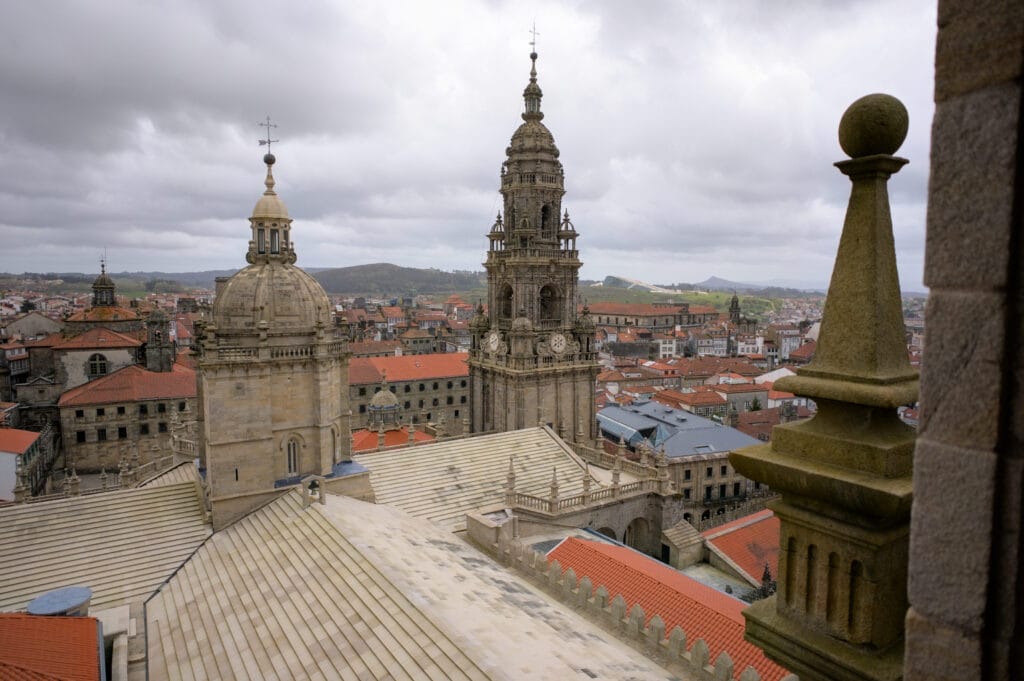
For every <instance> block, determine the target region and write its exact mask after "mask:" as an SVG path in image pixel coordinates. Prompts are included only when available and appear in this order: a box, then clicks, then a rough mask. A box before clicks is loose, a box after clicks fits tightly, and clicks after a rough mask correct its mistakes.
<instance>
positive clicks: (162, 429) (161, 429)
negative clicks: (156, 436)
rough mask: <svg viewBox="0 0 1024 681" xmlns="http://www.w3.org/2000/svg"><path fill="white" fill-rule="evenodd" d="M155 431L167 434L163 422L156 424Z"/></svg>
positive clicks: (165, 425)
mask: <svg viewBox="0 0 1024 681" xmlns="http://www.w3.org/2000/svg"><path fill="white" fill-rule="evenodd" d="M156 429H157V432H160V433H166V432H167V424H166V423H164V422H163V421H161V422H160V423H158V424H157V426H156Z"/></svg>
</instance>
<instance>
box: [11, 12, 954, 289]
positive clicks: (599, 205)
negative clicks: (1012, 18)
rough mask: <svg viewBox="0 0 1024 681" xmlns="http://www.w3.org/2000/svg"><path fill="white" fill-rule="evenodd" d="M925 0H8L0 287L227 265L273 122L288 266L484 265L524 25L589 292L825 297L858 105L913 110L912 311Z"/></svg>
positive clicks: (902, 195) (930, 44)
mask: <svg viewBox="0 0 1024 681" xmlns="http://www.w3.org/2000/svg"><path fill="white" fill-rule="evenodd" d="M934 4H935V3H934V1H930V2H926V1H917V0H913V1H911V0H907V1H900V2H893V1H892V0H871V1H842V2H840V1H835V2H824V1H819V2H811V1H807V2H800V1H799V0H795V1H791V2H764V0H749V1H743V0H735V1H729V2H696V1H693V0H645V1H643V2H622V1H621V0H606V1H583V0H577V1H573V0H546V1H545V2H539V1H534V2H505V1H501V0H436V1H435V2H419V1H416V0H402V1H391V2H381V1H380V0H367V1H365V2H364V1H361V0H332V1H323V2H280V3H262V2H260V3H253V2H241V1H217V2H210V1H209V0H177V1H174V2H172V1H170V0H168V1H167V2H157V1H138V2H131V1H129V0H124V1H121V2H106V1H103V0H81V1H79V2H19V3H8V6H7V7H6V8H5V17H4V21H3V23H2V24H0V37H2V40H3V44H4V48H5V49H4V56H3V58H2V59H0V102H2V105H0V143H2V147H0V149H2V150H0V243H2V244H3V246H2V247H0V271H7V272H22V271H37V272H38V271H85V272H92V271H96V270H97V269H98V262H99V258H100V255H101V254H102V252H103V250H104V249H106V252H107V256H108V260H109V264H110V268H111V270H113V271H124V270H128V271H135V270H163V271H191V270H205V269H220V268H231V267H240V266H241V265H243V264H244V260H243V253H244V251H245V249H246V241H247V239H248V234H249V231H248V222H247V220H246V218H247V216H248V215H249V213H250V211H251V210H252V206H253V204H254V203H255V201H256V199H257V198H258V197H259V195H260V193H261V192H262V189H263V186H262V182H263V175H264V167H263V165H262V161H261V158H262V154H263V151H264V150H263V149H260V148H259V146H258V145H257V139H258V138H259V137H260V134H261V128H259V127H258V126H257V122H258V121H260V120H262V119H264V118H265V117H266V116H267V115H269V116H271V117H272V119H273V120H274V121H275V122H276V123H278V125H279V127H278V128H277V129H276V130H275V131H274V134H275V137H277V138H279V139H280V143H279V144H277V145H275V146H274V152H275V154H276V155H277V159H278V162H277V165H276V166H275V177H276V179H277V189H278V192H279V194H281V196H282V198H283V199H284V200H285V202H286V203H287V205H288V207H289V211H290V213H291V215H292V217H293V218H294V219H295V223H294V229H293V236H294V238H295V242H296V248H297V251H298V254H299V264H300V265H304V266H313V267H341V266H347V265H356V264H363V263H371V262H392V263H395V264H398V265H405V266H411V267H437V268H440V269H445V270H451V269H480V262H481V260H482V257H483V254H484V251H485V249H486V243H487V242H486V239H485V237H484V234H485V233H486V232H487V230H488V229H489V228H490V225H491V223H492V222H493V220H494V216H495V214H496V213H497V211H498V209H499V208H500V195H499V194H498V191H497V190H498V174H499V170H500V166H501V162H502V160H503V158H504V152H505V147H506V145H507V144H508V140H509V137H510V136H511V134H512V132H513V131H514V130H515V128H516V127H517V125H518V124H519V123H520V122H521V121H520V119H519V114H520V112H521V111H522V90H523V87H524V86H525V85H526V82H527V78H528V72H529V58H528V54H529V52H530V46H529V44H528V43H529V40H530V32H529V29H530V26H531V24H532V23H533V22H534V21H536V25H537V32H538V36H537V49H538V52H539V53H540V59H539V60H538V71H539V82H540V85H541V87H542V88H543V90H544V100H543V110H544V112H545V114H546V115H545V119H544V122H545V123H546V124H547V125H548V127H549V128H550V129H551V131H552V133H553V134H554V136H555V140H556V143H557V144H558V146H559V148H560V149H561V152H562V155H561V159H562V162H563V164H564V166H565V174H566V182H565V184H566V189H567V194H566V197H565V199H564V203H563V205H564V206H565V207H566V208H568V210H569V211H570V215H571V217H572V219H573V222H574V224H575V225H576V228H577V230H578V231H579V232H580V234H581V239H580V242H579V247H580V250H581V252H582V256H583V259H584V261H585V265H584V268H583V271H582V276H583V277H587V278H602V277H604V276H605V275H608V274H616V275H620V276H626V277H633V278H637V279H642V280H645V281H654V282H659V283H667V282H679V281H690V282H693V281H700V280H703V279H705V278H706V277H708V276H710V275H717V276H720V277H725V278H729V279H733V280H739V281H754V282H786V283H807V284H823V283H825V282H827V280H828V277H829V274H830V272H831V268H832V262H833V258H834V255H835V249H836V246H837V244H838V238H839V233H840V230H841V227H842V221H843V214H844V211H845V206H846V199H847V197H848V193H849V181H848V180H847V179H846V178H845V177H843V176H842V175H841V174H840V173H839V172H838V171H837V170H835V169H834V168H833V167H832V163H833V162H835V161H838V160H841V159H843V158H845V155H844V154H843V153H842V151H841V150H840V149H839V146H838V142H837V140H836V126H837V123H838V121H839V118H840V116H841V115H842V112H843V111H844V109H845V108H846V107H847V106H848V105H849V103H850V102H852V101H853V100H855V99H857V98H858V97H860V96H862V95H864V94H867V93H870V92H888V93H890V94H894V95H896V96H897V97H899V98H900V99H902V100H903V102H904V103H905V104H906V106H907V108H908V110H909V111H910V132H909V134H908V137H907V141H906V142H905V143H904V146H903V148H902V149H901V150H900V152H899V154H900V155H901V156H905V157H907V158H909V159H910V161H911V163H910V164H909V165H908V166H906V167H905V168H904V169H903V170H902V171H901V172H900V173H899V174H898V175H896V176H895V177H894V178H893V179H892V181H891V182H890V195H891V197H892V202H893V218H894V223H895V226H896V246H897V252H898V260H899V266H900V274H901V281H902V284H903V287H904V289H917V290H920V289H921V288H922V284H921V272H922V261H923V248H924V217H925V197H926V186H927V171H928V141H929V129H930V126H931V117H932V112H933V104H932V101H931V95H932V64H933V56H934V40H935V7H934Z"/></svg>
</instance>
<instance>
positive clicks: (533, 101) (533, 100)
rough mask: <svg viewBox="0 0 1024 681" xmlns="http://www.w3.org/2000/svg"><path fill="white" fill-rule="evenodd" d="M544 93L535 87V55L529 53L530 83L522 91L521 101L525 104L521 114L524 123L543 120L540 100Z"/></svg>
mask: <svg viewBox="0 0 1024 681" xmlns="http://www.w3.org/2000/svg"><path fill="white" fill-rule="evenodd" d="M543 96H544V93H543V92H541V90H540V85H537V53H536V52H531V53H530V82H529V84H528V85H527V86H526V89H525V90H523V100H524V101H525V102H526V111H524V112H523V120H524V121H539V120H541V119H542V118H544V112H543V111H541V110H540V100H541V97H543Z"/></svg>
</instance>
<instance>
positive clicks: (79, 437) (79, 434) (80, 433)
mask: <svg viewBox="0 0 1024 681" xmlns="http://www.w3.org/2000/svg"><path fill="white" fill-rule="evenodd" d="M75 442H78V443H82V442H85V431H84V430H76V431H75Z"/></svg>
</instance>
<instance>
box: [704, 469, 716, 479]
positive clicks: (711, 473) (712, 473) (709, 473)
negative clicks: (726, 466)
mask: <svg viewBox="0 0 1024 681" xmlns="http://www.w3.org/2000/svg"><path fill="white" fill-rule="evenodd" d="M705 477H708V478H713V477H715V469H714V468H712V467H711V466H708V470H707V471H706V475H705Z"/></svg>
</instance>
